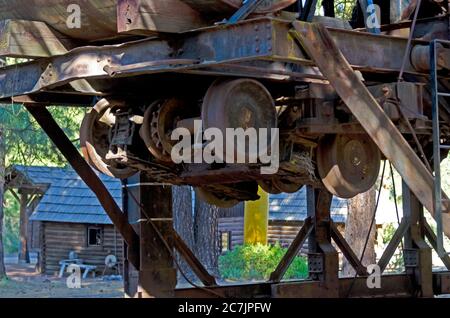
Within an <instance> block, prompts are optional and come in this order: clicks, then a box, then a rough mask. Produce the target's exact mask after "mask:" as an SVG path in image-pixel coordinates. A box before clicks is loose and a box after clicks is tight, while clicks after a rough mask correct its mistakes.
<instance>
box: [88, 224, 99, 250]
mask: <svg viewBox="0 0 450 318" xmlns="http://www.w3.org/2000/svg"><path fill="white" fill-rule="evenodd" d="M87 242H88V246H102V244H103V231H102V229H101V228H100V227H89V228H88V231H87Z"/></svg>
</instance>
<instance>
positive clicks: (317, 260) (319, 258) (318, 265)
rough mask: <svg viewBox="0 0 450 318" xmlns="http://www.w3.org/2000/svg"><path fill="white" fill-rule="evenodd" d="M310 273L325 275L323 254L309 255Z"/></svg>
mask: <svg viewBox="0 0 450 318" xmlns="http://www.w3.org/2000/svg"><path fill="white" fill-rule="evenodd" d="M308 260H309V262H308V271H309V273H310V274H322V273H323V254H322V253H308Z"/></svg>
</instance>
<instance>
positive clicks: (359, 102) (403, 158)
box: [293, 22, 450, 236]
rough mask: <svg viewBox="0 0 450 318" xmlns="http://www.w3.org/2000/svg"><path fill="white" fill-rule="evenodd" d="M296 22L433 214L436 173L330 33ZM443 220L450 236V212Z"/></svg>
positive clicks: (334, 81) (305, 40) (336, 84)
mask: <svg viewBox="0 0 450 318" xmlns="http://www.w3.org/2000/svg"><path fill="white" fill-rule="evenodd" d="M293 25H294V28H295V30H296V32H294V33H293V35H294V36H295V37H296V38H297V39H298V41H300V42H301V43H302V45H303V47H304V48H305V49H306V50H307V51H308V53H309V55H310V56H311V57H312V58H313V59H314V60H315V62H316V64H317V66H318V67H319V69H320V70H321V71H322V73H323V74H326V76H327V78H328V80H329V81H330V83H331V84H332V85H333V86H334V88H335V89H336V91H337V93H338V94H339V96H340V97H341V98H342V100H343V101H344V102H345V103H346V105H347V107H348V108H349V109H350V111H351V112H352V113H353V115H354V116H355V117H356V119H357V120H358V121H359V122H360V123H361V125H362V126H363V127H364V129H365V130H366V132H367V133H368V134H369V136H370V137H371V138H372V139H373V141H374V142H375V143H376V144H377V145H378V147H379V148H380V150H381V151H382V152H383V154H384V155H385V156H386V158H387V159H389V161H391V162H392V163H393V165H394V166H395V168H396V169H397V171H398V172H399V173H400V175H401V176H402V178H403V179H404V180H405V182H406V183H407V184H408V186H409V188H410V189H411V190H412V191H413V192H414V194H415V195H416V196H417V197H418V199H419V200H420V202H421V203H422V204H423V205H424V206H425V207H426V208H427V209H428V210H429V211H431V212H432V213H433V214H434V212H433V211H434V209H433V207H434V202H433V189H434V179H433V176H432V175H431V173H430V172H429V171H428V169H427V168H426V167H425V165H424V164H423V162H422V160H420V158H419V157H418V156H417V155H416V153H415V152H414V150H413V149H412V148H411V146H410V145H409V144H408V142H407V141H406V140H405V138H404V137H403V136H402V134H401V133H400V132H399V130H398V129H397V127H396V126H395V125H394V124H393V122H392V121H391V120H390V118H389V117H388V116H387V115H386V113H385V112H384V111H383V109H382V108H381V106H380V105H379V103H378V102H377V101H376V99H375V98H374V97H373V96H372V94H371V93H370V92H369V91H368V89H367V87H366V86H365V85H364V84H363V83H362V82H361V80H360V79H359V77H358V76H357V75H356V74H355V72H354V71H353V69H352V68H351V66H350V65H349V63H348V61H347V60H346V58H345V57H344V55H343V54H342V52H341V51H340V50H339V48H338V47H337V46H336V44H335V43H334V41H333V39H332V37H331V36H330V34H329V32H328V31H327V30H326V29H325V28H324V27H323V26H321V25H317V24H308V23H301V22H294V23H293ZM323 52H327V54H326V55H324V54H323ZM444 197H445V198H447V196H445V195H444ZM446 203H448V202H446ZM447 206H448V204H446V207H447ZM444 210H448V209H447V208H446V209H444ZM443 219H444V232H445V233H446V234H447V235H449V236H450V215H448V214H446V215H443Z"/></svg>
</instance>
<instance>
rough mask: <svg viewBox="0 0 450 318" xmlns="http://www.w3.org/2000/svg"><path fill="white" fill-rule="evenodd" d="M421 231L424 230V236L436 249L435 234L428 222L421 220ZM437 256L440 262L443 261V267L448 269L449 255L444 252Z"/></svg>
mask: <svg viewBox="0 0 450 318" xmlns="http://www.w3.org/2000/svg"><path fill="white" fill-rule="evenodd" d="M423 231H424V232H425V236H426V237H427V239H428V241H429V242H430V244H431V246H432V247H433V248H434V250H436V251H437V237H436V234H434V231H433V229H432V228H431V226H430V225H429V224H428V222H427V221H424V222H423ZM439 257H440V259H441V260H442V263H444V265H445V267H447V269H448V270H450V256H449V255H447V254H445V255H439Z"/></svg>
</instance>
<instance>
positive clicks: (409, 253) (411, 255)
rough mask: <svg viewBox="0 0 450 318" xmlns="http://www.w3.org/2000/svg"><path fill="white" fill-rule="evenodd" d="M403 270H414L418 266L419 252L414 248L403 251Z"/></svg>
mask: <svg viewBox="0 0 450 318" xmlns="http://www.w3.org/2000/svg"><path fill="white" fill-rule="evenodd" d="M403 255H404V256H403V258H404V260H405V268H416V267H418V266H419V250H418V249H416V248H405V249H403Z"/></svg>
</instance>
